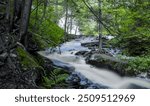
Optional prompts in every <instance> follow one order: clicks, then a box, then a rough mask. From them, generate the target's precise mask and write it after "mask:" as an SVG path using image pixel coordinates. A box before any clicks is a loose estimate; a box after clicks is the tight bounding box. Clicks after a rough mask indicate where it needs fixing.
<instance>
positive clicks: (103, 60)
mask: <svg viewBox="0 0 150 106" xmlns="http://www.w3.org/2000/svg"><path fill="white" fill-rule="evenodd" d="M86 63H88V64H92V65H94V66H96V67H99V68H105V69H109V70H113V71H114V72H116V73H118V74H120V75H122V76H123V75H125V71H124V66H125V65H126V63H127V62H125V61H122V60H120V59H118V58H116V57H113V56H110V55H106V54H101V53H94V54H92V55H90V56H89V57H87V58H86Z"/></svg>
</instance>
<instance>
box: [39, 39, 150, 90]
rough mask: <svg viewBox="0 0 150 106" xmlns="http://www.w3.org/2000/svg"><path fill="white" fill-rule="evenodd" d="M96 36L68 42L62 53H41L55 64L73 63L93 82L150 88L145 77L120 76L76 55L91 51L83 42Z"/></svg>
mask: <svg viewBox="0 0 150 106" xmlns="http://www.w3.org/2000/svg"><path fill="white" fill-rule="evenodd" d="M93 39H94V38H91V37H87V38H84V39H82V38H80V39H76V40H72V41H70V42H66V43H64V44H62V45H61V47H60V50H61V52H62V53H61V54H59V53H58V52H57V51H56V52H54V53H51V54H49V53H47V52H48V51H41V52H39V54H41V55H43V56H45V57H47V58H49V59H51V60H53V62H56V63H55V64H60V63H61V64H65V65H68V64H70V65H72V66H73V67H75V71H76V72H79V73H80V74H82V75H83V76H85V77H86V78H87V79H89V80H90V81H92V82H93V83H97V84H103V85H105V86H108V87H109V88H150V82H149V81H148V80H145V79H139V78H131V77H120V76H119V75H117V74H116V73H114V72H112V71H110V70H105V69H99V68H95V67H92V66H91V65H89V64H86V63H85V59H84V58H83V57H81V56H76V55H75V53H76V52H78V51H81V50H86V51H89V49H88V48H86V47H82V46H81V42H89V41H92V40H93Z"/></svg>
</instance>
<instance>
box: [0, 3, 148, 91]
mask: <svg viewBox="0 0 150 106" xmlns="http://www.w3.org/2000/svg"><path fill="white" fill-rule="evenodd" d="M87 38H90V39H91V38H92V40H90V42H89V41H88V42H86V41H85V39H87ZM80 40H82V41H85V42H84V43H82V42H80ZM70 41H73V42H79V43H80V44H81V46H83V47H84V49H85V48H86V49H87V48H88V50H80V49H79V48H78V49H79V50H76V51H75V50H72V49H70V50H69V51H68V52H69V53H70V54H71V55H72V54H73V53H74V51H75V57H76V58H81V57H82V58H84V61H85V63H86V64H89V65H90V67H96V69H97V68H98V69H103V68H105V69H109V70H111V72H113V73H116V74H117V75H119V76H121V77H130V78H133V77H134V78H137V77H138V79H141V80H144V81H145V80H147V83H149V86H148V85H147V86H148V87H145V86H144V87H143V86H142V85H136V84H133V85H135V86H133V85H132V87H131V88H150V1H149V0H0V88H12V89H19V88H21V89H24V88H25V89H26V88H29V89H31V88H44V89H45V88H48V89H51V88H83V89H85V88H107V87H106V86H100V84H99V83H102V82H100V81H98V82H94V81H92V79H88V75H87V76H86V75H84V73H83V74H82V72H81V73H80V72H77V73H78V74H77V73H76V69H78V68H77V67H75V66H76V65H72V63H71V62H70V64H71V65H70V64H69V62H68V61H64V62H65V63H59V62H54V60H53V59H51V57H55V55H53V54H54V52H57V49H59V50H58V51H59V53H58V54H59V55H58V56H57V55H56V57H57V58H59V56H64V55H65V56H66V55H67V53H68V52H67V53H66V52H63V50H62V46H63V44H65V43H67V42H70ZM72 46H75V44H74V43H71V45H69V48H72ZM64 48H66V46H64ZM112 50H113V52H115V53H112V52H111V51H112ZM39 51H45V52H46V53H47V52H48V54H50V56H49V57H50V58H47V57H46V56H43V55H41V53H39ZM57 58H55V59H57ZM65 58H67V57H65ZM68 58H73V57H69V55H68ZM76 58H75V59H76ZM73 59H74V58H73ZM58 60H61V59H58ZM62 62H63V61H62ZM66 62H68V63H66ZM56 63H57V64H56ZM85 63H84V64H85ZM80 68H81V67H80ZM84 68H85V67H84ZM98 69H97V70H98ZM78 70H80V69H78ZM91 73H92V72H91ZM93 73H94V71H93ZM80 74H81V75H80ZM106 75H107V73H106ZM81 76H82V78H81ZM91 76H92V75H91ZM89 77H90V76H89ZM108 77H110V76H109V74H108ZM111 77H115V76H111ZM135 82H136V81H135ZM93 83H96V84H95V85H94V84H93ZM97 83H98V84H97ZM120 83H122V82H120ZM139 83H140V82H139ZM145 83H146V82H145ZM147 83H146V84H147ZM142 84H144V83H142ZM146 84H145V85H146ZM104 85H107V84H104ZM108 88H111V87H108ZM114 88H115V87H114ZM129 88H130V87H129Z"/></svg>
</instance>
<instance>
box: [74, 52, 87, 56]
mask: <svg viewBox="0 0 150 106" xmlns="http://www.w3.org/2000/svg"><path fill="white" fill-rule="evenodd" d="M88 52H89V51H79V52H77V53H75V55H77V56H85V54H87V53H88Z"/></svg>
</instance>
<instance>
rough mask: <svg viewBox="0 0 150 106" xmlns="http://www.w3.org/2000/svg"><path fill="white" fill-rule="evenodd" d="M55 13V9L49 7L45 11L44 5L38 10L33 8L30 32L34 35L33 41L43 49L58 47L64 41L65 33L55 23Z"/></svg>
mask: <svg viewBox="0 0 150 106" xmlns="http://www.w3.org/2000/svg"><path fill="white" fill-rule="evenodd" d="M34 5H35V4H34ZM35 7H36V5H35ZM53 12H54V11H53V7H51V6H47V7H45V9H44V10H43V5H40V6H38V9H37V10H34V8H33V11H32V13H31V17H30V32H32V34H33V41H35V42H37V44H38V47H39V48H41V49H44V48H46V47H51V46H57V45H58V44H60V43H61V42H62V41H63V36H64V31H63V29H61V28H60V27H59V26H58V25H57V24H56V23H54V22H53V19H54V17H53V15H52V13H53Z"/></svg>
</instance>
